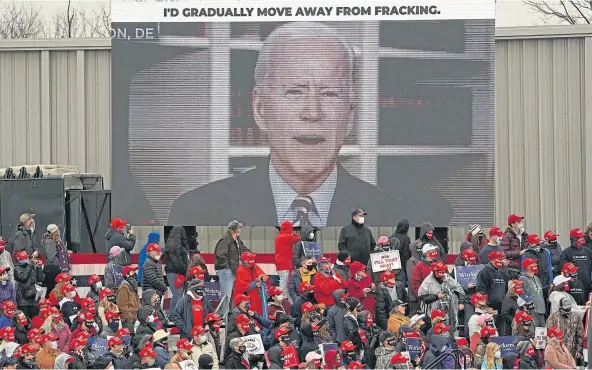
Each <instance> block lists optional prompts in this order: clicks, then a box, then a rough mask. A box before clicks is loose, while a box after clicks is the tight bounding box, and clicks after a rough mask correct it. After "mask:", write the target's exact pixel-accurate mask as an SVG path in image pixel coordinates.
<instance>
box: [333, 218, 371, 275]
mask: <svg viewBox="0 0 592 370" xmlns="http://www.w3.org/2000/svg"><path fill="white" fill-rule="evenodd" d="M366 215H367V213H366V212H364V210H362V209H361V208H356V209H354V210H353V211H352V213H351V222H350V223H349V224H348V225H346V226H344V227H342V228H341V232H340V233H339V241H338V242H337V249H338V250H339V251H348V252H349V255H350V256H351V259H352V262H353V261H358V262H360V263H362V264H367V263H368V260H369V259H370V252H371V251H373V250H374V248H375V247H376V241H375V240H374V236H372V232H371V231H370V229H369V228H368V227H367V226H366V225H365V224H364V221H365V218H364V216H366Z"/></svg>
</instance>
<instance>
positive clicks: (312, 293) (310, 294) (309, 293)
mask: <svg viewBox="0 0 592 370" xmlns="http://www.w3.org/2000/svg"><path fill="white" fill-rule="evenodd" d="M306 296H307V297H308V298H313V297H314V292H307V293H306Z"/></svg>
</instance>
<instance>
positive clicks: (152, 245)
mask: <svg viewBox="0 0 592 370" xmlns="http://www.w3.org/2000/svg"><path fill="white" fill-rule="evenodd" d="M160 251H162V248H160V245H158V244H156V243H150V244H148V247H147V248H146V252H147V253H150V252H160Z"/></svg>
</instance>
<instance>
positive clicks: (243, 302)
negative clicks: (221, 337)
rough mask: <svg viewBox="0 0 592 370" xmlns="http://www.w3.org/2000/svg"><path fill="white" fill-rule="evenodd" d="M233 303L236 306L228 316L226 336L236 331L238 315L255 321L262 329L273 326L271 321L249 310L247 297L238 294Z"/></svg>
mask: <svg viewBox="0 0 592 370" xmlns="http://www.w3.org/2000/svg"><path fill="white" fill-rule="evenodd" d="M233 301H234V303H235V304H236V307H235V308H234V309H233V310H232V312H230V315H229V316H228V324H227V326H226V336H228V335H229V334H232V333H234V332H236V331H237V325H236V319H237V317H238V316H240V315H245V316H247V317H248V318H249V319H251V320H256V321H257V322H258V323H259V324H260V325H261V326H263V327H271V326H272V325H273V322H272V321H270V320H269V319H266V318H264V317H262V316H261V315H259V314H258V313H257V312H255V311H253V310H251V298H250V297H249V296H248V295H246V294H238V295H236V296H235V297H234V300H233Z"/></svg>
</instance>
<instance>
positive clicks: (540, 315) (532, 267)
mask: <svg viewBox="0 0 592 370" xmlns="http://www.w3.org/2000/svg"><path fill="white" fill-rule="evenodd" d="M522 269H523V271H524V272H523V273H522V275H520V279H519V280H520V281H522V282H523V283H524V284H523V289H524V293H526V295H528V296H531V297H532V301H533V303H534V312H533V313H532V314H533V316H534V323H535V326H536V327H543V326H545V313H546V311H547V304H546V300H545V297H544V294H543V284H542V283H541V280H540V279H539V277H538V276H537V275H536V274H537V273H538V272H539V264H538V261H537V260H536V259H533V258H529V257H527V258H525V259H523V260H522Z"/></svg>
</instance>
